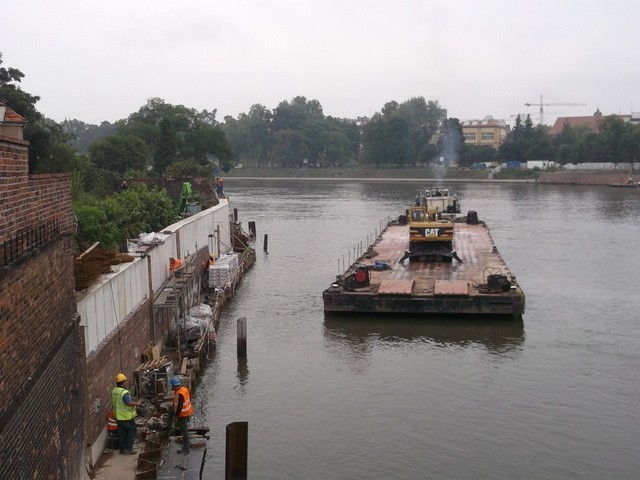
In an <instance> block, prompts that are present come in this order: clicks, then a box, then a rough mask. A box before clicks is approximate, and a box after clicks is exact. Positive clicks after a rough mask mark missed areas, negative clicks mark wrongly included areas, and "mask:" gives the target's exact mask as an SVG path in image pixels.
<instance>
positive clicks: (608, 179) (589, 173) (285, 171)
mask: <svg viewBox="0 0 640 480" xmlns="http://www.w3.org/2000/svg"><path fill="white" fill-rule="evenodd" d="M490 173H491V172H490V170H469V169H457V168H450V169H445V168H419V167H406V168H379V169H376V168H359V167H337V168H246V167H243V168H235V169H233V170H231V171H229V172H228V173H227V174H226V177H227V178H233V179H242V180H318V181H370V182H386V181H394V182H430V183H433V182H447V183H462V182H464V183H539V184H549V185H551V184H553V185H600V186H605V185H612V184H621V183H625V182H627V181H628V180H629V179H630V178H631V180H632V181H633V182H639V181H640V174H638V173H635V172H633V173H628V172H621V171H618V170H614V171H608V170H605V171H602V170H558V171H552V172H547V171H540V170H535V171H534V170H515V171H514V170H503V171H502V172H499V173H497V174H493V175H491V174H490Z"/></svg>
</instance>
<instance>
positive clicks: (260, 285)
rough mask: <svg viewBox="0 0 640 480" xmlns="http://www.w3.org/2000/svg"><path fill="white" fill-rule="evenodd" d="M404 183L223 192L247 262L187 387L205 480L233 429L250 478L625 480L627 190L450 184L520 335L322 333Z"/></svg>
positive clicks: (390, 322) (634, 259)
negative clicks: (515, 285) (509, 280)
mask: <svg viewBox="0 0 640 480" xmlns="http://www.w3.org/2000/svg"><path fill="white" fill-rule="evenodd" d="M421 186H423V185H422V184H420V183H407V182H397V181H396V182H394V181H389V182H384V183H380V182H366V181H339V182H329V181H304V180H300V181H277V180H270V181H269V180H240V179H231V180H229V181H228V185H226V192H227V194H228V195H229V196H230V199H231V204H232V207H234V208H237V209H238V211H239V216H240V220H241V221H242V222H243V226H244V229H245V230H248V228H247V222H248V221H251V220H253V221H255V222H256V224H257V233H258V240H257V242H256V250H257V262H256V264H255V266H254V267H253V268H252V269H251V270H250V271H249V272H248V273H247V274H246V276H245V278H244V280H243V281H242V283H241V285H240V288H239V289H238V291H237V293H236V296H235V297H234V298H233V300H232V301H230V302H229V303H227V304H226V305H225V309H224V311H223V315H222V318H221V324H220V328H219V332H218V349H217V351H216V353H215V355H214V356H213V357H212V358H211V359H210V361H209V364H208V366H207V369H206V372H205V374H204V378H203V383H202V384H201V385H200V386H199V387H198V388H197V390H196V392H195V398H194V404H195V406H196V408H197V409H198V410H199V417H200V419H201V420H202V421H203V422H204V423H206V424H208V425H209V426H210V427H211V434H212V436H211V440H210V441H209V455H208V459H207V462H206V464H205V469H204V478H224V448H225V425H227V424H229V423H232V422H235V421H247V422H249V467H248V468H249V478H251V479H373V478H376V479H450V480H453V479H497V478H517V479H542V478H544V479H604V478H611V479H637V478H639V477H638V475H639V473H638V472H640V455H638V446H639V445H640V408H639V405H640V378H639V377H640V334H639V330H640V320H639V318H640V311H639V310H640V308H639V307H638V295H639V293H640V280H639V272H640V249H639V241H640V215H639V213H640V190H632V189H615V188H611V187H579V186H547V185H534V184H493V183H492V184H485V183H483V184H478V183H460V184H453V185H450V187H451V188H452V189H453V190H455V191H456V192H458V193H459V194H460V196H461V200H462V208H463V213H466V212H467V211H468V210H475V211H477V212H478V215H479V218H480V219H481V220H484V221H485V222H487V224H488V226H489V227H490V229H491V233H492V236H493V238H494V240H495V242H496V244H497V246H498V248H499V249H500V251H501V253H502V256H503V258H504V259H505V261H506V263H507V265H508V266H509V268H510V270H511V272H512V273H513V274H514V275H516V276H517V278H518V282H519V284H520V285H521V286H522V288H523V290H524V292H525V295H526V311H525V314H524V316H523V320H522V322H514V321H500V320H491V319H488V320H487V319H485V320H482V321H477V320H469V319H460V320H451V319H438V318H432V319H394V318H391V317H384V318H379V317H378V318H376V317H372V318H359V319H358V320H349V319H329V318H327V319H325V317H324V313H323V308H322V291H323V290H324V289H325V288H327V287H328V286H329V284H330V283H331V282H332V281H333V280H334V279H335V276H336V274H337V273H338V269H339V268H338V267H339V265H340V266H341V260H339V259H341V258H342V257H343V255H344V258H345V261H346V259H347V258H349V255H352V254H349V253H348V252H353V249H354V245H356V244H357V243H359V242H361V241H362V242H366V240H367V238H368V236H371V234H373V233H374V231H375V230H376V228H378V226H379V225H380V222H381V221H382V220H384V219H385V218H388V217H397V215H398V214H399V213H401V211H402V209H403V208H404V207H405V205H406V204H407V203H409V202H410V201H411V200H412V199H413V198H414V197H415V194H416V192H417V191H418V190H419V189H420V187H421ZM265 234H267V235H268V253H265V252H263V248H262V247H263V236H264V235H265ZM351 258H352V259H353V257H351ZM239 317H246V318H247V324H248V328H247V331H248V343H247V345H248V347H247V349H248V355H247V362H246V365H244V364H239V362H238V360H237V356H236V320H237V318H239Z"/></svg>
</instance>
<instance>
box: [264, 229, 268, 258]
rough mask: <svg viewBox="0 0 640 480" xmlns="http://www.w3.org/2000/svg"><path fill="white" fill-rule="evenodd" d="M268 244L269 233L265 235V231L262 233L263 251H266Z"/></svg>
mask: <svg viewBox="0 0 640 480" xmlns="http://www.w3.org/2000/svg"><path fill="white" fill-rule="evenodd" d="M268 246H269V235H267V234H266V233H265V234H264V245H263V248H264V251H265V253H268V248H267V247H268Z"/></svg>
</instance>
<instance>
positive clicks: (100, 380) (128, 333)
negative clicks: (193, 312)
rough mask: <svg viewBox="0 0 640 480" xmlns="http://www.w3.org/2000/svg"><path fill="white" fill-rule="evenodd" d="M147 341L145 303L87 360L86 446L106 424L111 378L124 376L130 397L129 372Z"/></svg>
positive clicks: (132, 387) (137, 361) (131, 385)
mask: <svg viewBox="0 0 640 480" xmlns="http://www.w3.org/2000/svg"><path fill="white" fill-rule="evenodd" d="M150 338H151V322H150V320H149V302H148V301H147V302H144V303H143V304H142V305H140V308H138V309H137V310H136V311H135V312H134V314H133V315H132V316H131V317H129V318H127V319H126V320H125V321H123V322H122V323H121V324H120V328H119V329H118V330H117V331H116V332H114V334H113V335H111V336H110V337H109V338H108V339H107V340H105V342H104V344H103V345H101V346H100V347H101V348H100V349H99V350H98V351H97V352H96V353H95V354H93V355H91V356H89V358H88V359H87V402H88V404H89V413H88V418H87V442H89V443H93V442H95V441H96V439H97V438H98V436H99V435H100V432H101V431H102V430H103V429H104V427H105V425H106V424H107V412H108V410H109V408H111V390H113V388H114V387H115V386H116V384H115V376H116V375H117V374H118V373H120V372H122V373H124V374H125V375H126V376H127V379H128V381H127V384H126V385H127V387H128V388H129V390H130V391H131V394H132V395H133V394H134V377H133V372H134V370H135V369H136V367H137V366H138V365H140V363H142V362H141V360H142V352H143V351H144V349H145V348H147V346H148V345H149V339H150ZM98 405H99V407H98Z"/></svg>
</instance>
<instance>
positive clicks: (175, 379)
mask: <svg viewBox="0 0 640 480" xmlns="http://www.w3.org/2000/svg"><path fill="white" fill-rule="evenodd" d="M169 383H170V384H171V386H172V387H179V386H180V385H182V382H181V381H180V379H179V378H178V377H173V378H172V379H171V381H170V382H169Z"/></svg>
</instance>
